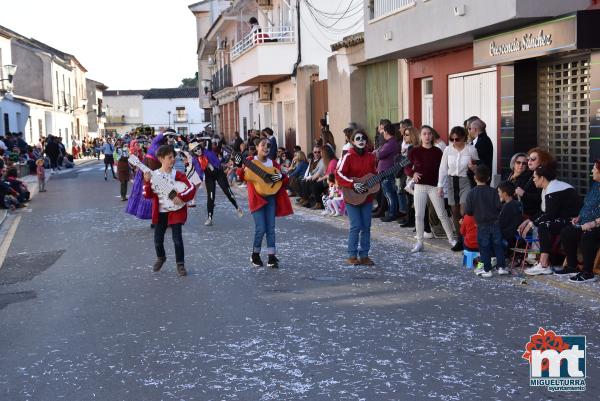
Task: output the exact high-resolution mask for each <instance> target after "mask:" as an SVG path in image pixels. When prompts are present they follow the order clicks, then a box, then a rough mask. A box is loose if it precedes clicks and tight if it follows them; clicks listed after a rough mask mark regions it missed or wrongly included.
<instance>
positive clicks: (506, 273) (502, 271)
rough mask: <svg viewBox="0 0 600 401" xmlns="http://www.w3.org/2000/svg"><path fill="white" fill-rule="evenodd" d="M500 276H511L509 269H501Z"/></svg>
mask: <svg viewBox="0 0 600 401" xmlns="http://www.w3.org/2000/svg"><path fill="white" fill-rule="evenodd" d="M498 274H499V275H500V276H506V275H508V274H510V271H509V270H508V269H505V268H504V267H499V268H498Z"/></svg>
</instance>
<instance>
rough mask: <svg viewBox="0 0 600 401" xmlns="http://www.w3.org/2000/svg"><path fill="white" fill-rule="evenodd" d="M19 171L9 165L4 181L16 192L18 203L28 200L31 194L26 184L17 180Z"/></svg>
mask: <svg viewBox="0 0 600 401" xmlns="http://www.w3.org/2000/svg"><path fill="white" fill-rule="evenodd" d="M18 177H19V172H18V170H17V168H16V167H9V168H8V169H7V170H6V182H7V183H8V185H10V187H11V188H12V189H13V191H15V192H16V193H17V195H16V196H17V200H18V201H19V202H20V203H24V202H29V198H30V196H31V194H30V192H29V189H28V188H27V185H25V183H24V182H23V181H21V180H19V178H18Z"/></svg>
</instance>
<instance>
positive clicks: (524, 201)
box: [507, 153, 542, 216]
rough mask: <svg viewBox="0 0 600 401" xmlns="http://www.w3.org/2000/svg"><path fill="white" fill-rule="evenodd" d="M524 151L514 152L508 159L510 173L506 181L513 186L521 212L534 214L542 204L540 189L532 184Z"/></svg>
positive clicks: (530, 172)
mask: <svg viewBox="0 0 600 401" xmlns="http://www.w3.org/2000/svg"><path fill="white" fill-rule="evenodd" d="M528 163H529V158H528V157H527V154H526V153H515V154H514V155H513V157H512V158H511V159H510V170H511V173H510V175H509V176H508V179H507V181H509V182H511V183H512V184H513V185H514V186H515V195H516V197H517V199H518V200H519V201H520V202H521V205H522V207H523V214H524V215H526V216H535V215H536V214H538V213H539V212H540V207H541V205H542V189H541V188H537V187H536V186H535V185H534V184H533V179H532V177H533V171H532V170H529V167H528Z"/></svg>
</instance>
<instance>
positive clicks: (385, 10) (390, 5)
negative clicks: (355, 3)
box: [371, 0, 415, 19]
mask: <svg viewBox="0 0 600 401" xmlns="http://www.w3.org/2000/svg"><path fill="white" fill-rule="evenodd" d="M371 4H372V7H373V8H372V9H371V19H374V18H379V17H381V16H383V15H386V14H389V13H391V12H393V11H396V10H399V9H402V8H407V7H410V6H413V5H415V0H373V2H372V3H371Z"/></svg>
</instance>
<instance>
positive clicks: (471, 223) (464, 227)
mask: <svg viewBox="0 0 600 401" xmlns="http://www.w3.org/2000/svg"><path fill="white" fill-rule="evenodd" d="M460 235H462V237H463V247H464V248H465V249H466V250H467V251H471V252H478V251H479V244H478V243H477V223H476V222H475V217H473V216H469V215H465V216H463V217H462V218H461V219H460Z"/></svg>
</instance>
